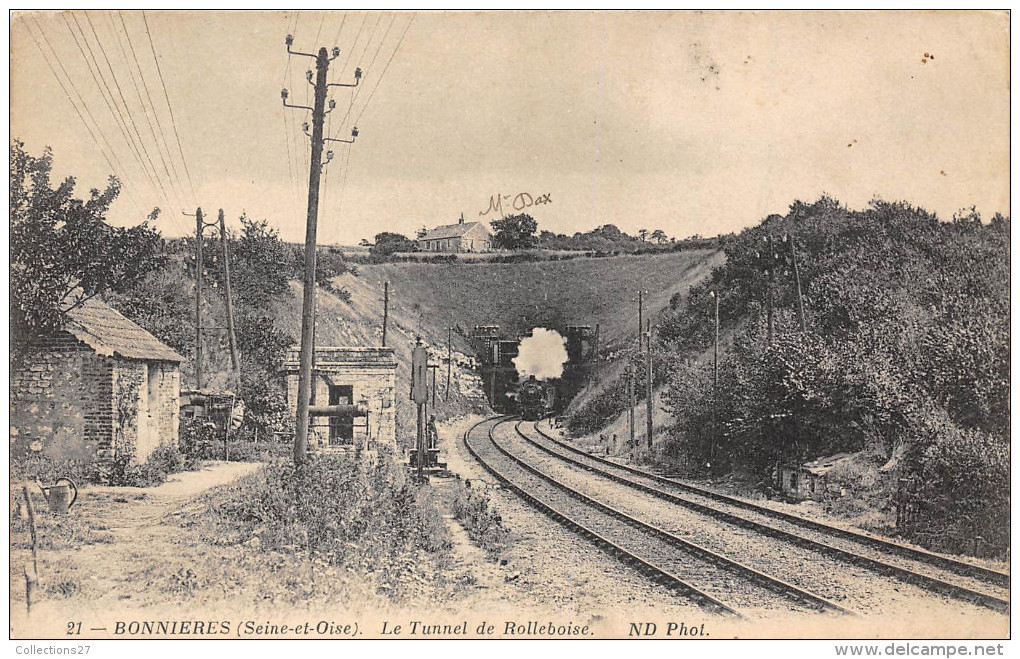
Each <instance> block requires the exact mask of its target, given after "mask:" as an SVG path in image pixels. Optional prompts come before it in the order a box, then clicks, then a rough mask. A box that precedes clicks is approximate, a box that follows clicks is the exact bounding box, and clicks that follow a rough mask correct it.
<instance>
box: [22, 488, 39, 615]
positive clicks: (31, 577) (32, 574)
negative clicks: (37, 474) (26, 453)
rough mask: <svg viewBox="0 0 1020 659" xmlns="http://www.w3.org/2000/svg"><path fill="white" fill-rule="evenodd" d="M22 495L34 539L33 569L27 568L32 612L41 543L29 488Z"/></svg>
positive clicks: (27, 593) (28, 606) (27, 599)
mask: <svg viewBox="0 0 1020 659" xmlns="http://www.w3.org/2000/svg"><path fill="white" fill-rule="evenodd" d="M21 493H22V494H23V495H24V496H25V510H26V512H27V513H28V531H29V533H30V535H31V538H32V569H31V570H29V569H28V566H27V565H26V566H25V608H26V610H27V611H28V612H29V613H31V612H32V599H33V598H34V596H35V589H36V587H37V586H38V585H39V541H38V536H37V535H36V530H35V509H34V508H33V507H32V498H31V497H30V496H29V494H28V486H27V485H26V486H22V488H21Z"/></svg>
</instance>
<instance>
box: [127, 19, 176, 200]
mask: <svg viewBox="0 0 1020 659" xmlns="http://www.w3.org/2000/svg"><path fill="white" fill-rule="evenodd" d="M117 17H118V18H119V19H120V24H121V27H123V29H124V36H125V38H126V39H127V42H128V49H129V50H130V51H131V58H132V59H133V60H134V62H135V67H136V68H137V69H138V77H139V78H141V81H142V88H143V89H144V90H145V98H146V99H148V101H149V107H150V108H152V116H153V119H155V120H156V127H157V128H158V129H159V136H160V138H162V140H163V150H164V151H166V154H167V159H168V160H169V161H170V169H171V170H173V177H174V180H175V181H176V182H177V188H178V190H180V191H181V192H182V193H183V190H184V181H183V180H182V179H181V174H180V172H179V171H177V164H176V163H175V162H174V156H173V150H172V149H171V148H170V143H169V141H167V138H166V129H164V128H163V122H161V121H160V120H159V112H158V111H157V110H156V104H155V103H154V102H153V101H152V93H151V92H150V91H149V83H148V82H147V81H146V79H145V73H144V71H143V69H142V64H141V60H139V59H138V54H137V52H136V51H135V46H134V42H133V41H132V40H131V31H130V30H128V27H127V23H126V22H125V21H124V13H123V12H121V11H119V10H118V11H117ZM194 201H195V200H194V199H192V202H194ZM175 217H176V215H175Z"/></svg>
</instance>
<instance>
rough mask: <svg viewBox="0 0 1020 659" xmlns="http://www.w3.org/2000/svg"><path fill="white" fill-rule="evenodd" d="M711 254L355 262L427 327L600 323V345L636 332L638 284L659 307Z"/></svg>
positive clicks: (510, 328)
mask: <svg viewBox="0 0 1020 659" xmlns="http://www.w3.org/2000/svg"><path fill="white" fill-rule="evenodd" d="M719 258H721V253H719V252H717V251H710V250H697V251H694V250H692V251H686V252H680V253H670V254H663V255H656V256H648V255H646V256H640V257H639V256H620V257H613V258H606V259H573V260H569V261H540V262H529V263H499V264H477V265H476V264H468V263H460V264H442V265H434V264H420V263H399V264H396V263H389V264H380V265H366V266H362V267H361V268H360V275H359V277H358V279H359V280H362V281H365V282H368V283H369V284H371V285H372V286H373V287H374V288H376V289H378V290H379V291H380V292H381V289H382V286H383V282H385V281H389V282H390V294H391V297H390V301H391V304H392V305H393V306H392V307H391V310H392V309H396V310H399V311H401V312H403V313H405V314H407V315H408V316H410V317H412V318H415V319H420V320H421V322H422V323H423V324H425V325H429V326H432V327H439V328H444V327H454V328H460V329H461V330H462V331H463V332H464V334H467V333H469V331H470V329H471V328H472V327H473V326H475V325H491V324H497V325H500V327H501V328H502V330H503V331H504V332H505V333H506V334H508V335H522V334H524V333H526V332H528V331H529V330H531V329H532V328H534V327H554V328H555V327H563V326H564V325H571V324H578V325H594V324H595V323H600V324H601V330H600V331H601V335H600V345H601V346H602V347H603V348H607V349H608V348H611V347H612V346H614V345H616V344H618V343H619V342H621V341H623V340H625V337H627V336H628V335H633V334H634V333H636V331H637V292H638V289H639V288H644V289H645V290H648V291H650V295H649V298H648V299H647V300H646V305H647V306H646V309H649V310H652V311H655V310H659V309H662V308H664V307H665V306H666V305H667V304H668V302H669V299H670V297H671V296H672V295H673V294H674V293H676V292H678V291H679V290H680V289H681V288H686V286H689V285H690V280H689V277H690V276H691V274H692V273H693V272H695V271H701V272H703V274H707V273H708V269H709V267H710V266H709V265H708V264H707V262H714V261H717V260H718V259H719ZM342 281H343V279H342ZM455 332H456V329H455Z"/></svg>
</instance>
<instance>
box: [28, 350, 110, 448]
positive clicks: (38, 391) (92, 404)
mask: <svg viewBox="0 0 1020 659" xmlns="http://www.w3.org/2000/svg"><path fill="white" fill-rule="evenodd" d="M112 368H113V362H112V360H110V359H106V358H103V357H100V356H98V355H96V354H95V353H93V352H92V351H91V350H90V349H89V348H87V347H85V346H83V345H81V344H80V343H79V342H78V341H76V340H75V339H74V338H73V337H71V336H70V335H69V334H60V335H57V336H55V337H50V338H48V339H46V340H44V341H40V342H39V343H38V344H37V345H34V346H32V347H30V348H28V349H27V350H26V352H25V354H23V355H22V356H21V358H20V359H19V360H18V361H17V363H16V364H14V365H12V368H11V392H10V399H11V455H12V457H15V458H16V457H18V456H19V455H24V454H25V453H27V452H29V451H33V450H35V449H38V450H40V451H41V452H42V453H43V454H44V455H45V456H46V457H48V458H50V459H52V460H55V461H61V460H86V461H88V460H92V459H94V458H97V457H100V458H101V457H105V456H106V455H107V454H108V451H109V449H110V445H111V440H112V430H113V420H112V409H113V399H112V390H111V379H110V374H111V372H112Z"/></svg>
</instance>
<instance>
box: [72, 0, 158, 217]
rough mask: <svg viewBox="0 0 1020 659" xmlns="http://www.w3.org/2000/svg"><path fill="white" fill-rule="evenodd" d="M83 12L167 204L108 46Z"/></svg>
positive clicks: (86, 13) (154, 166)
mask: <svg viewBox="0 0 1020 659" xmlns="http://www.w3.org/2000/svg"><path fill="white" fill-rule="evenodd" d="M83 13H84V14H85V21H86V22H87V23H88V25H89V30H90V31H91V32H92V37H93V39H95V41H96V46H97V47H98V48H99V52H100V53H102V55H103V61H105V62H106V67H107V68H108V69H109V71H110V77H111V78H113V85H114V87H116V88H117V96H118V97H120V102H121V104H122V105H123V106H124V112H125V113H126V114H127V117H128V121H129V122H130V124H131V128H132V129H134V132H135V137H136V139H137V140H138V144H139V146H140V147H141V149H142V153H143V154H145V160H146V162H147V163H148V164H149V167H150V169H151V170H152V173H153V177H154V178H155V180H156V185H157V186H158V187H159V190H160V192H161V193H162V194H163V200H164V201H165V202H166V203H167V205H169V204H170V196H169V195H168V194H167V191H166V188H165V187H163V179H162V177H160V175H159V172H158V171H157V170H156V164H155V162H153V160H152V156H151V155H149V150H148V149H147V148H146V147H145V140H143V139H142V134H141V131H140V130H138V124H137V123H136V122H135V117H134V114H132V112H131V107H130V106H129V105H128V102H127V99H126V98H124V92H123V91H122V90H121V88H120V81H119V80H117V73H116V71H114V69H113V64H111V63H110V57H109V55H107V53H106V48H104V47H103V42H102V40H101V39H100V38H99V35H98V34H97V33H96V28H95V25H93V24H92V17H91V16H89V13H88V12H83ZM72 17H73V14H72ZM75 22H77V19H75ZM79 27H80V25H79ZM86 42H87V40H86ZM97 63H98V62H97Z"/></svg>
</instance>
